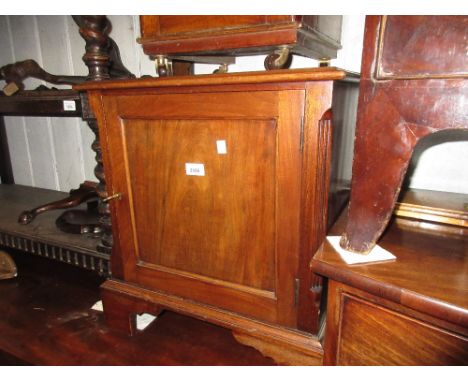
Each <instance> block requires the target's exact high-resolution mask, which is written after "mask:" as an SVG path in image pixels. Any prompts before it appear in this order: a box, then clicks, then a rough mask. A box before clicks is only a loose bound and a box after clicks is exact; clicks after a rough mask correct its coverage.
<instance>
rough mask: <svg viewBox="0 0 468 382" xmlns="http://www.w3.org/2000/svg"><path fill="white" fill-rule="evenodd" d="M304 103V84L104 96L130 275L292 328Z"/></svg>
mask: <svg viewBox="0 0 468 382" xmlns="http://www.w3.org/2000/svg"><path fill="white" fill-rule="evenodd" d="M303 102H304V92H303V91H298V90H290V91H262V92H260V91H257V92H225V93H222V92H221V93H203V94H202V93H199V94H183V95H176V94H160V95H154V94H153V95H151V94H148V91H145V94H143V95H138V94H135V95H132V96H129V95H127V96H118V95H115V94H113V95H112V96H109V97H106V96H104V97H103V106H104V112H105V116H106V117H105V119H106V124H105V128H103V130H102V132H104V134H105V139H106V147H107V156H108V159H109V160H108V164H109V165H110V167H111V171H110V173H111V174H112V178H109V179H108V180H109V183H108V189H109V192H113V193H115V192H122V193H123V197H122V200H120V201H118V202H116V203H115V204H114V205H113V208H112V213H113V214H114V216H115V219H116V220H117V218H118V221H119V224H118V227H119V229H118V232H114V233H115V240H116V241H117V245H116V246H115V253H114V254H113V256H116V257H119V258H122V264H123V267H124V276H125V279H126V280H127V281H129V282H134V283H137V284H139V285H142V286H144V287H147V288H149V289H155V290H159V291H162V292H165V293H171V294H174V295H177V296H180V297H182V298H189V299H192V300H195V301H198V302H201V303H205V304H209V305H213V306H217V307H220V308H224V309H228V310H231V311H234V312H237V313H241V314H244V315H247V316H251V317H256V318H259V319H262V320H265V321H270V322H274V323H279V324H282V325H288V326H291V327H294V325H295V320H296V318H295V315H296V312H295V297H294V296H295V290H294V285H295V281H294V278H295V277H297V276H296V275H297V266H298V256H299V254H298V251H299V216H300V184H301V175H300V174H301V172H300V171H301V151H300V137H301V118H302V112H303V106H304V104H303ZM187 165H188V167H187ZM191 171H195V175H193V174H194V173H193V172H191ZM197 171H198V173H197ZM202 173H203V174H202Z"/></svg>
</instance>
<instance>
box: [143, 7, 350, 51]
mask: <svg viewBox="0 0 468 382" xmlns="http://www.w3.org/2000/svg"><path fill="white" fill-rule="evenodd" d="M341 22H342V16H260V15H256V16H247V15H245V16H140V25H141V27H140V28H141V38H140V39H139V42H140V43H141V44H142V45H143V50H144V52H145V53H146V54H148V55H152V56H154V55H170V56H177V55H191V56H197V55H211V56H212V55H220V54H221V55H237V56H238V55H248V54H260V53H271V52H273V51H274V50H275V49H277V48H278V47H282V46H288V47H289V48H290V49H291V51H292V52H293V53H297V54H300V55H302V56H306V57H311V58H315V59H332V58H336V54H337V51H338V49H340V48H341V45H340V41H341Z"/></svg>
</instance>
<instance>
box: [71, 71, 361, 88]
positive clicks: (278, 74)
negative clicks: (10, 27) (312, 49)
mask: <svg viewBox="0 0 468 382" xmlns="http://www.w3.org/2000/svg"><path fill="white" fill-rule="evenodd" d="M346 77H348V78H353V79H357V78H359V76H358V75H357V74H356V73H350V72H345V71H344V70H341V69H337V68H332V67H327V68H310V69H284V70H270V71H258V72H242V73H226V74H204V75H193V76H174V77H152V78H139V79H133V80H112V81H94V82H91V81H90V82H86V83H83V84H80V85H76V86H74V89H76V90H111V89H142V88H160V87H181V86H210V85H240V84H253V85H255V84H268V83H287V82H304V83H305V82H312V81H333V80H342V79H344V78H346Z"/></svg>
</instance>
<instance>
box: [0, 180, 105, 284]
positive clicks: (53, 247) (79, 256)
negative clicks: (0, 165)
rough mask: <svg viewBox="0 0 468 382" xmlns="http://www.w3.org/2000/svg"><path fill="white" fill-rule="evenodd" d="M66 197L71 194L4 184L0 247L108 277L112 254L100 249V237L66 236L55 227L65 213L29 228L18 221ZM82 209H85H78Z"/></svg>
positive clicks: (43, 217)
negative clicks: (51, 202)
mask: <svg viewBox="0 0 468 382" xmlns="http://www.w3.org/2000/svg"><path fill="white" fill-rule="evenodd" d="M66 196H68V194H67V193H64V192H59V191H52V190H45V189H41V188H35V187H27V186H19V185H11V184H1V185H0V205H1V206H2V208H0V246H4V247H7V248H14V249H19V250H21V251H24V252H28V253H32V254H35V255H39V256H43V257H47V258H51V259H53V260H58V261H61V262H65V263H69V264H72V265H75V266H78V267H81V268H85V269H89V270H92V271H96V272H98V273H100V274H102V275H108V274H109V260H110V255H108V254H104V253H100V252H98V251H97V250H96V246H97V245H98V244H99V243H100V238H96V237H92V236H88V235H74V234H68V233H64V232H61V231H60V230H58V228H57V227H56V226H55V220H56V219H57V218H58V216H59V215H60V214H61V213H62V212H63V210H56V211H50V212H47V213H45V214H43V215H39V216H37V217H36V219H35V220H33V222H31V223H30V224H28V225H21V224H19V223H18V221H17V219H18V216H19V215H20V213H21V212H23V211H25V210H29V209H31V208H34V207H37V206H39V205H42V204H44V203H48V202H50V201H54V200H58V199H62V198H64V197H66ZM79 208H85V207H84V206H82V207H77V208H76V209H79Z"/></svg>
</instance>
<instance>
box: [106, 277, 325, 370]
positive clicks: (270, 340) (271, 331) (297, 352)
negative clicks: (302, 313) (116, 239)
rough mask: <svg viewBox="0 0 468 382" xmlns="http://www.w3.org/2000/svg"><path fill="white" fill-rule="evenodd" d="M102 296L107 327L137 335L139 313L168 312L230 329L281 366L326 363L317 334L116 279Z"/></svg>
mask: <svg viewBox="0 0 468 382" xmlns="http://www.w3.org/2000/svg"><path fill="white" fill-rule="evenodd" d="M101 296H102V301H103V305H104V314H105V317H106V322H107V324H108V325H109V326H111V327H112V328H114V329H117V330H120V331H123V332H126V333H127V334H129V335H132V334H134V333H135V332H136V319H135V318H136V314H141V313H151V314H156V315H157V314H159V313H160V312H161V311H162V310H163V309H168V310H171V311H174V312H177V313H183V314H185V315H188V316H192V317H194V318H198V319H202V320H205V321H208V322H210V323H213V324H215V325H220V326H223V327H225V328H228V329H230V330H232V332H233V335H234V337H235V338H236V340H237V341H238V342H240V343H242V344H245V345H248V346H252V347H254V348H256V349H257V350H259V351H260V352H261V353H262V354H263V355H265V356H268V357H271V358H272V359H274V360H275V361H276V362H277V363H279V364H283V365H311V366H314V365H321V364H322V358H323V349H322V345H321V343H320V342H319V340H318V338H317V337H316V336H314V335H310V334H307V333H303V332H299V331H296V330H293V329H287V328H284V327H279V326H275V325H270V324H266V323H262V322H259V321H256V320H253V319H250V318H246V317H242V316H240V315H236V314H233V313H231V312H227V311H224V310H221V309H218V308H215V307H211V306H207V305H202V304H199V303H196V302H193V301H189V300H185V299H182V298H179V297H176V296H172V295H168V294H164V293H162V292H156V291H150V290H143V289H141V288H139V287H137V286H133V285H130V284H128V283H123V282H119V281H115V280H108V281H106V282H105V283H104V284H102V286H101Z"/></svg>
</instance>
